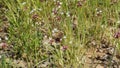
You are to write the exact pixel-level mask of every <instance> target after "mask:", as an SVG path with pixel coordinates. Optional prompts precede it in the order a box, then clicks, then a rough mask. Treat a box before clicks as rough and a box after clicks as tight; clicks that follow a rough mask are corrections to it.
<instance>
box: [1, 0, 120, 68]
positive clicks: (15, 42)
mask: <svg viewBox="0 0 120 68" xmlns="http://www.w3.org/2000/svg"><path fill="white" fill-rule="evenodd" d="M0 3H1V6H2V7H1V8H0V9H1V13H2V15H1V20H0V22H1V23H0V24H1V25H2V24H4V23H5V22H7V24H9V26H8V32H7V34H8V38H9V39H8V40H7V41H6V43H7V44H9V46H12V48H10V51H9V52H10V53H12V54H14V55H12V56H10V57H9V56H8V57H6V56H4V55H2V58H1V59H0V60H1V61H0V62H1V65H0V66H1V67H2V68H8V67H17V66H18V67H19V64H21V66H23V68H24V67H28V68H31V67H32V68H34V67H39V66H43V67H44V66H45V65H46V66H45V68H70V67H72V68H84V67H85V62H84V61H85V60H84V56H85V53H86V52H87V50H88V49H90V48H91V47H94V46H92V45H93V44H90V43H91V42H92V41H95V42H97V43H95V44H97V45H96V46H95V47H97V46H99V45H100V41H101V40H102V39H104V38H105V39H107V41H108V42H110V43H111V44H113V45H117V48H119V47H120V46H119V39H117V38H114V37H113V35H114V33H115V32H116V31H117V30H118V29H119V27H118V26H119V24H120V23H117V22H119V18H120V8H119V7H120V2H119V1H117V2H114V0H111V1H110V0H105V1H102V0H95V1H92V0H81V1H77V0H73V1H72V0H55V1H54V0H36V1H34V0H15V1H14V0H9V1H8V0H1V1H0ZM3 9H4V10H3ZM2 16H4V17H6V18H7V20H5V21H3V17H2ZM112 28H114V29H113V32H112V31H111V30H110V29H112ZM118 51H119V49H118ZM7 53H8V52H7ZM6 59H7V60H6ZM15 60H16V61H15ZM17 61H19V63H17ZM24 62H25V64H24ZM6 63H7V64H6ZM25 65H26V66H25Z"/></svg>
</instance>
